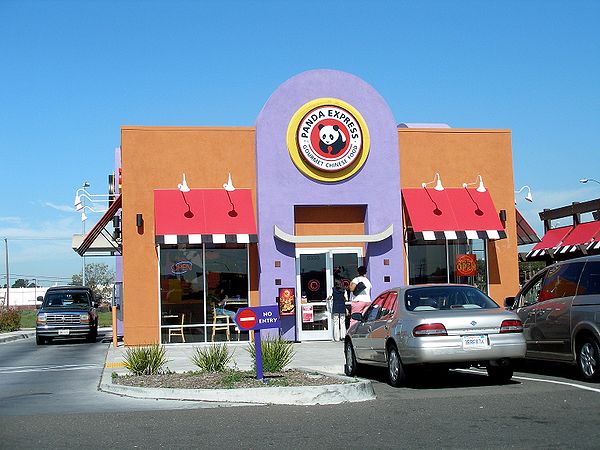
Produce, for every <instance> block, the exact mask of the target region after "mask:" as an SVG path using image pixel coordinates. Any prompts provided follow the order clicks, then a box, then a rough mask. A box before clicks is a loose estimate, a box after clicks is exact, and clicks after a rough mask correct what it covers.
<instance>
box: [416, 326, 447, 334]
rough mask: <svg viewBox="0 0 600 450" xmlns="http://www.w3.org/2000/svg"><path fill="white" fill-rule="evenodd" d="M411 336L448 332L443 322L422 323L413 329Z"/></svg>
mask: <svg viewBox="0 0 600 450" xmlns="http://www.w3.org/2000/svg"><path fill="white" fill-rule="evenodd" d="M413 336H415V337H421V336H448V332H447V331H446V327H445V326H444V324H443V323H424V324H423V325H418V326H416V327H415V328H414V329H413Z"/></svg>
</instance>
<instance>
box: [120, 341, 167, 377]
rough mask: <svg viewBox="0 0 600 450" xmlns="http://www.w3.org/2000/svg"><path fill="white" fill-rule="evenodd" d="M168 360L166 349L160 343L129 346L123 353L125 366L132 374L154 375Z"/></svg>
mask: <svg viewBox="0 0 600 450" xmlns="http://www.w3.org/2000/svg"><path fill="white" fill-rule="evenodd" d="M167 362H168V360H167V350H166V349H165V347H164V346H162V345H160V344H153V345H149V346H140V347H130V348H128V349H127V352H126V353H125V361H124V363H125V368H126V369H127V370H129V371H130V372H131V373H133V374H134V375H156V374H159V373H161V372H162V369H163V367H164V365H165V364H166V363H167Z"/></svg>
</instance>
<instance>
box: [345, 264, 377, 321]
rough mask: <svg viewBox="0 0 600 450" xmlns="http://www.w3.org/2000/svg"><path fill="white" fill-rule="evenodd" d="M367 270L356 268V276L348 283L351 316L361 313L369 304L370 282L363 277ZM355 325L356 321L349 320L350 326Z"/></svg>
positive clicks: (363, 267)
mask: <svg viewBox="0 0 600 450" xmlns="http://www.w3.org/2000/svg"><path fill="white" fill-rule="evenodd" d="M366 273H367V268H366V267H365V266H360V267H359V268H358V276H357V277H356V278H354V279H353V280H352V281H351V282H350V292H352V314H354V313H361V314H362V313H363V312H364V310H365V309H367V307H368V306H369V305H370V304H371V287H372V286H371V282H370V281H369V279H368V278H367V277H366V276H365V275H366ZM355 323H357V321H356V320H354V319H350V326H352V325H354V324H355Z"/></svg>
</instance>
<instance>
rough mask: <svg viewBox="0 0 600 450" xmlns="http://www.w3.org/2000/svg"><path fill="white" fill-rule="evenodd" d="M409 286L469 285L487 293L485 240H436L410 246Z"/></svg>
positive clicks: (416, 242) (417, 242) (414, 242)
mask: <svg viewBox="0 0 600 450" xmlns="http://www.w3.org/2000/svg"><path fill="white" fill-rule="evenodd" d="M408 270H409V284H412V285H414V284H428V283H456V284H470V285H472V286H476V287H477V288H479V289H480V290H481V291H483V292H485V293H487V284H488V278H487V253H486V241H485V240H483V239H469V240H465V239H463V240H461V239H456V240H437V241H412V242H409V244H408Z"/></svg>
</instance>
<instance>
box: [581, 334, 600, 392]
mask: <svg viewBox="0 0 600 450" xmlns="http://www.w3.org/2000/svg"><path fill="white" fill-rule="evenodd" d="M577 366H578V367H579V372H580V373H581V376H582V378H583V379H584V380H586V381H598V380H599V379H600V348H598V342H596V340H595V339H594V338H592V337H587V338H585V339H584V340H583V342H582V343H581V346H580V347H579V350H578V351H577Z"/></svg>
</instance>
